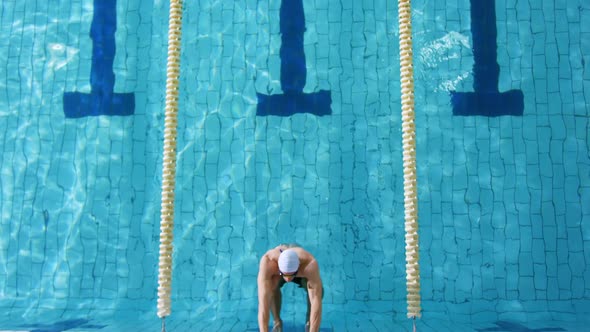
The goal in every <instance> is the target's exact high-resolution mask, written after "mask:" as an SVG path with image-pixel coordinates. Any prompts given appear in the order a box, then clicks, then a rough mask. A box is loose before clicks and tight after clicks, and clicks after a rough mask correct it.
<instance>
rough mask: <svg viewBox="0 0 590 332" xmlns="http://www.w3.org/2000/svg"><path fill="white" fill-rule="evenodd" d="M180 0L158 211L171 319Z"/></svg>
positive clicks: (163, 292)
mask: <svg viewBox="0 0 590 332" xmlns="http://www.w3.org/2000/svg"><path fill="white" fill-rule="evenodd" d="M181 32H182V0H171V1H170V16H169V19H168V58H167V63H166V106H165V118H164V149H163V156H162V203H161V211H160V256H159V257H160V258H159V265H158V317H160V318H162V331H165V324H164V318H165V317H166V316H168V315H170V311H171V310H170V307H171V300H170V290H171V286H172V251H173V245H172V241H173V236H174V234H173V230H174V190H175V178H176V139H177V127H178V94H179V89H178V85H179V76H180V39H181Z"/></svg>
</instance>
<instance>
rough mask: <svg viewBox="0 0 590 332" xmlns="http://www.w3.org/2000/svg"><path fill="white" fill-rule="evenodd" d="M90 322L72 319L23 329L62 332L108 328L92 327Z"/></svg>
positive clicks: (39, 331)
mask: <svg viewBox="0 0 590 332" xmlns="http://www.w3.org/2000/svg"><path fill="white" fill-rule="evenodd" d="M88 322H89V321H88V320H87V319H70V320H64V321H60V322H55V323H53V324H29V325H23V327H27V328H34V330H31V331H30V332H62V331H67V330H71V329H75V328H85V329H97V330H100V329H102V328H104V327H106V325H90V324H88Z"/></svg>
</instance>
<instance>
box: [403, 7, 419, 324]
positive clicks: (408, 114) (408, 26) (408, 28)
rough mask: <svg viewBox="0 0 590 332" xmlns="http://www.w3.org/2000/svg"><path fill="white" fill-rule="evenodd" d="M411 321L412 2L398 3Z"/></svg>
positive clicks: (414, 205) (414, 259)
mask: <svg viewBox="0 0 590 332" xmlns="http://www.w3.org/2000/svg"><path fill="white" fill-rule="evenodd" d="M398 17H399V52H400V76H401V98H402V145H403V167H404V210H405V232H406V287H407V302H408V318H414V330H415V329H416V325H415V319H416V317H420V316H421V313H420V311H421V308H420V267H419V264H418V260H419V248H418V199H417V191H418V190H417V184H416V177H417V176H416V174H417V172H416V126H415V124H414V119H415V116H414V70H413V63H412V61H413V52H412V17H411V6H410V0H398Z"/></svg>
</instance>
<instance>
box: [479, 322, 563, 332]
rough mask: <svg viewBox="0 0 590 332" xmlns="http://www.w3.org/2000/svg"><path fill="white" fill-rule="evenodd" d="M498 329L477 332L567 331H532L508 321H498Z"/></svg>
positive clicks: (548, 330)
mask: <svg viewBox="0 0 590 332" xmlns="http://www.w3.org/2000/svg"><path fill="white" fill-rule="evenodd" d="M495 324H496V326H497V327H489V328H485V329H478V330H477V331H479V332H484V331H486V332H487V331H489V332H491V331H498V332H500V331H504V332H551V331H566V330H564V329H562V328H561V327H541V328H538V329H530V328H528V327H526V326H524V325H521V324H518V323H513V322H506V321H497V322H496V323H495Z"/></svg>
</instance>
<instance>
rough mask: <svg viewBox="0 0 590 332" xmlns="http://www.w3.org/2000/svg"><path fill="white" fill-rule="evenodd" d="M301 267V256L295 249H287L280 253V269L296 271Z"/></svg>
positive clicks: (290, 271)
mask: <svg viewBox="0 0 590 332" xmlns="http://www.w3.org/2000/svg"><path fill="white" fill-rule="evenodd" d="M298 269H299V256H297V253H296V252H295V250H293V249H287V250H284V251H283V252H281V254H280V255H279V271H280V272H282V273H294V272H296V271H297V270H298Z"/></svg>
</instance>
